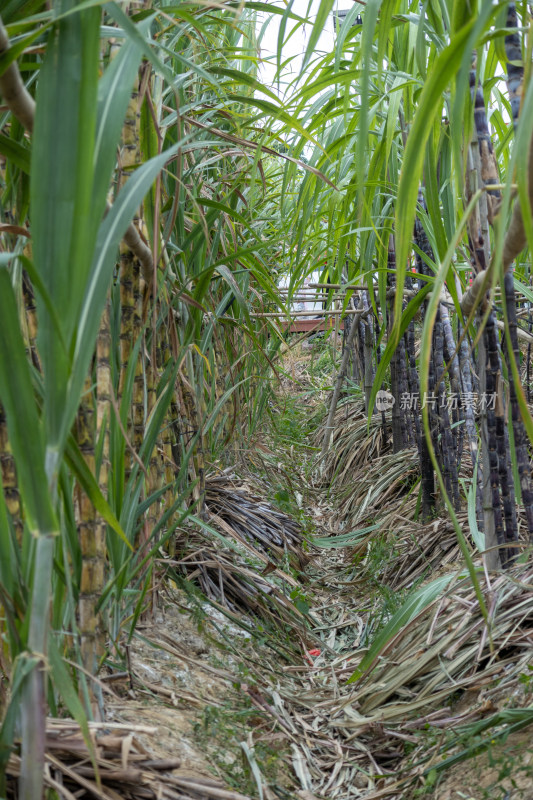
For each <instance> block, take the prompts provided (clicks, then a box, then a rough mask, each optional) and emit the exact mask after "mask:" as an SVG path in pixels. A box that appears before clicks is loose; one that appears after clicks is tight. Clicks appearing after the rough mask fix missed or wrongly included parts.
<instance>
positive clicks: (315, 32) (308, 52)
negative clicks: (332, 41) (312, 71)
mask: <svg viewBox="0 0 533 800" xmlns="http://www.w3.org/2000/svg"><path fill="white" fill-rule="evenodd" d="M334 2H335V0H320V6H319V7H318V11H317V13H316V19H315V21H314V23H313V27H312V28H311V35H310V36H309V41H308V42H307V47H306V49H305V53H304V58H303V62H302V71H303V70H305V68H306V66H307V65H308V64H309V61H310V59H311V56H312V55H313V54H314V52H315V47H316V45H317V44H318V40H319V39H320V34H321V33H322V31H323V30H324V25H325V23H326V20H327V19H328V17H329V15H330V14H331V9H332V8H333V4H334Z"/></svg>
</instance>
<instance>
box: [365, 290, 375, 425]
mask: <svg viewBox="0 0 533 800" xmlns="http://www.w3.org/2000/svg"><path fill="white" fill-rule="evenodd" d="M363 308H364V309H365V311H370V306H369V303H368V298H367V296H366V293H365V294H363ZM364 327H365V339H364V365H365V411H366V413H367V414H369V413H370V397H371V395H372V386H373V384H374V366H373V363H372V355H373V352H372V351H373V348H372V340H373V336H372V317H371V316H370V315H369V316H367V318H366V319H365V321H364ZM372 411H373V409H372Z"/></svg>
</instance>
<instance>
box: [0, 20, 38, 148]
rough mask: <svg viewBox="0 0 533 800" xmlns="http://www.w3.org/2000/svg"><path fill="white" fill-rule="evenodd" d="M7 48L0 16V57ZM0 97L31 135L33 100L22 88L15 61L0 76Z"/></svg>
mask: <svg viewBox="0 0 533 800" xmlns="http://www.w3.org/2000/svg"><path fill="white" fill-rule="evenodd" d="M9 48H10V44H9V37H8V35H7V31H6V29H5V27H4V24H3V22H2V17H1V16H0V57H1V56H3V55H4V54H5V53H7V51H8V50H9ZM0 95H1V96H2V97H3V98H4V101H5V103H6V105H7V107H8V108H9V110H10V111H11V113H12V114H13V115H14V116H15V117H16V118H17V119H18V121H19V122H20V123H21V125H22V126H23V127H24V128H26V130H28V131H29V132H30V133H31V132H32V131H33V121H34V119H35V100H34V99H33V97H32V96H31V94H30V93H29V92H28V90H27V89H26V87H25V86H24V82H23V80H22V78H21V76H20V72H19V68H18V64H17V62H16V61H12V62H11V64H10V65H9V67H8V68H7V69H6V70H4V72H3V73H2V74H1V75H0Z"/></svg>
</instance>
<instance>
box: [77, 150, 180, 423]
mask: <svg viewBox="0 0 533 800" xmlns="http://www.w3.org/2000/svg"><path fill="white" fill-rule="evenodd" d="M179 146H180V145H179V144H177V145H174V147H172V148H170V149H169V150H166V151H165V152H164V153H162V154H161V155H159V156H157V157H156V158H152V159H151V160H150V161H147V162H146V163H145V164H143V165H142V166H141V167H139V169H137V170H136V171H135V172H134V173H133V175H131V176H130V178H129V180H128V181H127V183H126V184H125V185H124V186H123V187H122V189H121V191H120V192H119V195H118V197H117V199H116V201H115V202H114V204H113V207H112V208H111V210H110V211H109V213H108V214H107V216H106V217H105V219H104V220H103V221H102V223H101V225H100V230H99V232H98V238H97V242H96V250H95V258H94V261H93V264H92V268H91V275H90V278H89V281H88V282H87V286H86V290H85V297H84V300H83V306H82V308H81V311H80V315H79V319H78V328H77V335H76V346H75V349H74V359H73V362H74V363H73V371H72V379H71V382H70V395H71V396H72V398H73V402H72V403H71V404H70V407H69V414H68V415H66V420H67V423H68V424H71V422H72V420H73V419H74V415H75V414H76V410H77V404H78V398H79V397H80V395H81V391H82V388H83V383H84V380H85V376H86V374H87V371H88V369H89V364H90V361H91V358H92V354H93V351H94V343H95V341H96V335H97V333H98V328H99V325H100V319H101V316H102V312H103V309H104V305H105V302H106V297H107V292H108V289H109V285H110V283H111V278H112V275H113V267H114V265H115V261H116V254H117V250H118V247H119V244H120V241H121V239H122V237H123V236H124V233H125V232H126V229H127V227H128V225H129V224H130V222H131V220H132V218H133V215H134V214H135V211H136V209H138V207H139V205H140V204H141V203H142V200H143V198H144V196H145V194H146V192H147V191H148V190H149V188H150V186H151V184H152V183H153V181H154V180H155V178H156V176H157V174H158V172H159V171H160V170H161V169H162V168H163V166H164V165H165V162H166V161H168V159H169V158H170V157H171V156H172V155H173V154H174V153H175V152H176V151H177V149H178V148H179Z"/></svg>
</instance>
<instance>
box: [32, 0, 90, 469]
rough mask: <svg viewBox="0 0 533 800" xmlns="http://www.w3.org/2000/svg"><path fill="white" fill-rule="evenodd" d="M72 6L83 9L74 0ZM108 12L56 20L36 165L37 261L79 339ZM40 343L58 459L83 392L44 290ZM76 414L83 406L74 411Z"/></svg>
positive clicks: (49, 431)
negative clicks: (72, 381)
mask: <svg viewBox="0 0 533 800" xmlns="http://www.w3.org/2000/svg"><path fill="white" fill-rule="evenodd" d="M64 8H65V9H68V10H71V11H73V10H74V9H75V8H76V3H75V2H74V0H68V1H67V2H66V3H65V6H64ZM99 23H100V13H99V11H98V9H88V10H86V11H84V12H83V13H77V14H76V13H72V14H71V15H70V16H68V17H66V18H63V19H61V20H60V21H59V22H58V23H56V25H55V26H54V30H53V32H52V33H51V35H50V38H49V42H48V46H47V52H46V56H45V60H44V63H43V66H42V68H41V74H40V79H39V83H38V87H37V98H36V103H37V105H36V115H35V128H34V135H33V147H32V166H31V185H30V199H31V216H32V233H33V255H34V263H35V267H36V269H37V270H38V272H39V274H40V276H41V279H42V282H43V284H44V286H45V287H46V290H47V292H48V295H49V297H50V300H51V302H52V304H53V306H54V308H55V309H56V314H57V319H59V322H60V325H61V330H62V332H63V338H64V340H65V341H66V342H67V343H70V342H71V341H72V340H73V337H74V335H75V331H76V328H77V320H78V316H79V313H80V309H81V305H82V302H83V295H84V290H85V284H86V281H87V277H88V275H89V271H90V266H91V260H92V254H93V251H94V242H95V237H96V232H97V230H98V225H99V216H98V209H96V213H95V209H94V208H93V200H94V196H93V179H94V172H93V160H92V155H93V152H94V137H95V129H96V96H97V86H98V67H99V32H100V25H99ZM37 311H38V317H39V328H38V335H37V341H38V349H39V354H40V357H41V359H42V363H43V371H44V383H45V392H44V409H43V418H44V423H45V431H46V439H47V447H48V451H49V453H50V459H51V461H54V462H56V464H55V467H54V468H57V463H58V461H59V459H60V454H61V451H62V448H63V446H64V442H65V438H66V432H67V431H68V429H69V427H70V425H71V424H72V420H73V416H72V415H71V416H70V417H68V416H67V414H66V407H67V397H68V401H69V402H70V405H71V407H75V408H77V405H78V401H79V396H80V394H81V387H80V393H79V394H78V396H77V397H73V396H72V395H71V394H69V390H70V387H69V375H70V363H69V362H70V358H69V355H68V354H65V353H64V349H63V347H62V346H61V343H60V341H59V340H58V337H57V335H56V331H55V325H54V321H52V320H51V319H50V315H49V313H48V309H47V306H46V304H45V303H43V301H42V299H41V298H40V297H39V295H38V296H37ZM74 413H75V411H74Z"/></svg>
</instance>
